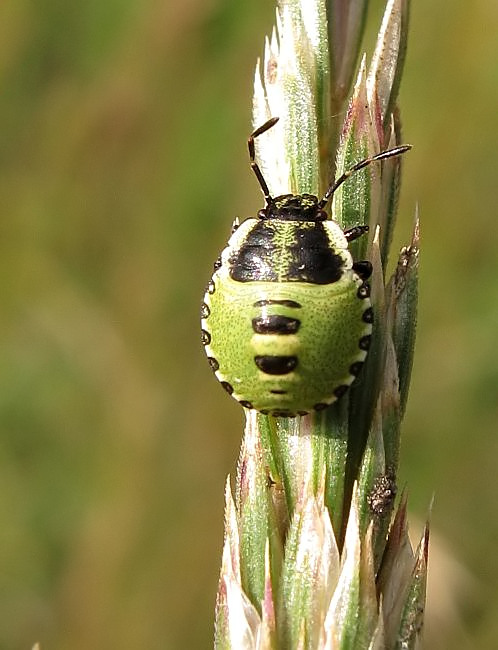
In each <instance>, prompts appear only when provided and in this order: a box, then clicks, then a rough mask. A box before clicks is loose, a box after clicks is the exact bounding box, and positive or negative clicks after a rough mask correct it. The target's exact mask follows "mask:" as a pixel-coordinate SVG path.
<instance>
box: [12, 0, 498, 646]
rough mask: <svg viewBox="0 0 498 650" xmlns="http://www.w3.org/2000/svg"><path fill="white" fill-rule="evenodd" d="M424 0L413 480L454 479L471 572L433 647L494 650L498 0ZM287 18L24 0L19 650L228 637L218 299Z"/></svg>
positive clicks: (408, 176)
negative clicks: (218, 620)
mask: <svg viewBox="0 0 498 650" xmlns="http://www.w3.org/2000/svg"><path fill="white" fill-rule="evenodd" d="M371 5H372V6H371V12H370V19H369V20H370V32H369V35H368V38H367V42H366V46H367V48H368V49H369V50H371V45H372V42H373V34H374V32H375V30H376V28H377V26H378V24H379V22H380V15H381V11H382V7H383V2H381V1H380V0H375V1H374V0H373V1H372V3H371ZM412 9H413V10H412V29H411V37H410V41H409V50H408V58H407V62H406V67H405V77H404V81H403V85H402V91H401V104H402V114H403V116H404V133H405V139H406V140H407V141H409V142H411V143H412V144H413V145H415V147H414V150H413V151H412V152H411V153H410V155H409V156H407V157H406V160H405V174H404V189H403V194H402V200H401V205H400V221H399V228H398V233H397V240H396V243H397V245H401V243H403V242H404V241H406V239H407V238H408V236H409V232H410V227H411V222H412V219H413V214H414V206H415V203H416V202H417V201H419V203H420V210H421V217H422V246H423V253H422V272H421V283H422V284H421V299H420V319H419V336H418V344H417V356H416V362H415V368H414V376H413V383H412V391H411V398H410V401H409V405H408V411H407V415H406V419H405V425H404V438H403V461H402V474H401V484H402V485H404V484H406V485H407V486H408V489H409V495H410V496H409V498H410V503H411V508H412V510H413V512H414V514H418V516H419V517H421V518H424V517H425V514H426V509H427V506H428V503H429V501H430V499H431V496H432V494H433V492H435V494H436V501H435V507H434V512H433V517H432V521H433V527H434V529H435V530H436V531H437V533H438V535H440V536H441V537H442V538H443V539H444V540H445V544H446V545H447V546H448V548H449V550H450V552H451V554H452V555H453V556H454V557H456V558H457V561H458V562H461V563H462V564H463V566H465V567H467V569H468V571H469V573H470V575H471V576H472V579H471V583H468V584H467V583H464V586H463V589H462V592H463V593H461V594H460V600H461V601H462V603H461V604H460V605H459V609H457V614H456V620H455V621H451V620H450V623H451V625H450V628H451V629H450V630H449V632H446V631H445V627H444V626H443V624H442V623H436V624H433V625H432V632H431V630H429V631H428V632H429V633H430V636H429V637H428V645H427V647H438V648H444V647H448V648H450V647H451V648H472V647H479V648H494V647H496V638H497V636H498V617H497V616H496V614H495V611H496V608H497V606H498V588H497V585H498V560H497V550H496V549H497V542H498V506H497V480H496V477H497V475H498V471H497V464H498V435H497V422H498V400H497V397H498V346H497V344H496V340H497V337H496V333H497V327H498V282H497V274H498V254H497V249H498V221H497V203H498V201H497V199H498V189H497V186H498V184H497V173H498V172H497V169H498V165H497V161H498V155H497V151H498V63H497V62H498V39H497V34H498V4H497V3H496V2H494V0H475V1H474V2H472V3H455V2H454V1H453V0H440V2H437V3H435V2H432V1H431V0H417V2H414V3H413V8H412ZM273 13H274V8H273V3H272V2H270V0H252V2H250V3H249V2H241V3H235V2H233V0H207V1H206V0H205V1H203V2H201V0H184V1H183V2H174V1H173V0H105V1H102V0H86V1H85V2H81V3H77V2H67V0H37V1H36V2H33V1H30V0H3V2H2V4H1V7H0V118H1V122H0V124H1V127H0V164H1V171H0V205H1V210H2V218H1V222H0V289H1V306H2V307H1V316H0V341H1V342H0V346H1V356H0V359H1V362H0V422H1V435H0V648H1V649H5V650H17V649H19V650H20V649H21V648H30V647H31V645H32V643H34V642H35V641H37V640H39V641H41V642H42V650H49V649H50V650H104V649H108V648H120V650H141V649H142V648H148V650H159V649H169V648H173V649H177V648H209V647H211V645H212V640H211V639H212V612H213V606H214V596H215V589H216V581H217V574H218V564H219V557H220V550H221V544H222V517H223V486H224V481H225V476H226V474H227V473H228V472H229V471H232V470H233V469H234V466H235V460H236V457H237V453H238V446H239V440H240V435H241V430H242V414H241V412H240V409H239V408H238V406H237V405H236V404H235V403H234V402H232V401H231V400H229V399H228V398H227V397H226V395H225V394H224V393H223V391H222V390H221V389H220V387H219V386H218V385H217V384H216V382H214V381H213V379H212V377H211V372H210V370H209V368H208V365H207V364H206V363H205V360H204V358H203V352H202V349H201V346H200V344H199V335H198V311H199V309H198V307H199V301H200V297H201V294H202V290H203V288H204V285H205V283H206V281H207V278H208V275H209V273H210V269H211V263H212V260H213V259H214V258H215V257H216V255H217V253H218V251H219V249H220V248H221V246H222V245H223V243H224V240H225V237H226V235H227V234H228V230H229V227H230V224H231V219H232V217H233V216H234V215H235V214H238V215H240V216H246V215H248V214H251V213H254V212H255V211H256V210H257V208H258V207H259V205H260V203H261V196H260V193H259V190H258V188H257V185H256V183H255V181H254V179H253V178H252V176H251V174H250V171H249V170H248V165H247V156H246V149H245V138H246V137H247V134H248V131H249V129H250V106H251V94H252V89H251V86H252V77H253V69H254V64H255V60H256V57H257V56H259V55H260V54H261V52H262V47H263V37H264V35H265V34H266V33H268V32H269V30H270V29H271V26H272V21H273ZM440 566H441V564H440V563H439V562H437V561H436V559H435V558H434V560H433V565H432V567H431V568H433V570H434V572H435V573H436V571H437V570H438V568H439V567H440ZM453 568H454V567H453ZM452 575H454V574H453V573H452V574H451V575H450V576H448V574H446V575H445V576H444V577H443V578H442V580H441V581H440V584H439V586H440V587H442V588H443V589H444V587H446V586H448V585H449V586H450V591H452V592H453V593H455V592H457V591H458V588H455V589H453V588H452V585H453V582H452V580H453V578H452V577H451V576H452ZM471 585H472V588H471ZM434 594H435V595H434V597H433V598H432V600H431V594H429V607H430V608H433V609H434V610H435V611H436V612H438V613H440V614H441V615H443V614H444V611H445V610H444V607H445V605H446V601H445V596H444V593H443V594H441V593H439V592H437V593H436V592H434ZM453 624H454V626H453ZM452 626H453V627H452ZM437 634H439V636H434V635H437ZM435 639H436V640H435Z"/></svg>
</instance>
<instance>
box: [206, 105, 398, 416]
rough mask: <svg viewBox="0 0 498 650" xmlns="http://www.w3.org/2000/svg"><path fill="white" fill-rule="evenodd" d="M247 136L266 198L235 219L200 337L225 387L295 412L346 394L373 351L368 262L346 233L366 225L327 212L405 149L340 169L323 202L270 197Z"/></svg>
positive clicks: (247, 401)
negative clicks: (364, 173) (345, 223)
mask: <svg viewBox="0 0 498 650" xmlns="http://www.w3.org/2000/svg"><path fill="white" fill-rule="evenodd" d="M277 120H278V118H272V119H270V120H268V122H266V123H265V124H263V125H262V126H261V127H259V128H258V129H256V130H255V131H254V132H253V133H252V134H251V135H250V136H249V139H248V148H249V158H250V163H251V167H252V169H253V171H254V173H255V175H256V178H257V179H258V182H259V185H260V186H261V189H262V190H263V193H264V196H265V200H266V206H265V207H264V208H263V209H262V210H260V211H259V213H258V216H257V218H252V217H250V218H248V219H246V220H245V221H244V222H243V223H242V224H241V225H240V226H239V225H238V224H237V223H235V224H234V229H233V233H232V236H231V237H230V239H229V241H228V244H227V246H226V248H225V249H224V250H223V252H222V253H221V255H220V257H219V258H218V260H217V261H216V263H215V265H214V273H213V276H212V278H211V280H210V282H209V284H208V287H207V290H206V294H205V296H204V302H203V303H202V309H201V327H202V343H203V345H204V348H205V350H206V354H207V357H208V360H209V363H210V365H211V368H212V369H213V371H214V372H215V374H216V377H217V379H218V380H219V381H220V382H221V384H222V386H223V387H224V388H225V390H226V391H227V392H228V393H229V394H230V395H232V397H234V398H235V399H236V400H238V401H239V402H240V404H242V406H244V407H245V408H249V409H251V408H253V409H257V410H258V411H261V412H262V413H269V414H271V415H273V416H280V417H292V416H295V415H297V414H300V415H304V414H306V413H309V412H310V411H313V410H316V411H318V410H321V409H324V408H326V407H327V406H328V405H329V404H332V402H334V401H335V400H336V399H338V398H339V397H341V395H343V394H344V393H345V392H346V390H347V389H348V387H349V386H350V384H351V383H352V382H353V380H354V379H355V377H356V375H357V374H358V373H359V371H360V369H361V367H362V364H363V362H364V361H365V358H366V356H367V351H368V347H369V343H370V335H371V332H372V322H373V314H372V307H371V304H370V298H369V295H370V289H369V285H368V284H367V280H368V278H369V276H370V274H371V272H372V267H371V264H370V263H369V262H366V261H360V262H354V261H353V258H352V256H351V253H350V252H349V250H348V244H349V242H350V241H353V240H354V239H356V238H358V237H360V236H361V235H363V234H364V233H366V232H367V230H368V226H364V225H358V226H356V227H354V228H351V229H349V230H345V231H344V230H342V228H341V227H340V226H339V224H338V223H336V222H335V221H333V220H332V219H328V217H327V214H326V212H325V211H324V208H325V206H326V205H327V203H328V201H329V200H330V198H331V197H332V195H333V194H334V192H335V191H336V189H337V188H338V187H339V186H340V185H342V183H344V181H345V180H347V179H348V178H349V177H350V176H351V174H353V173H354V172H356V171H358V170H359V169H362V168H364V167H366V166H367V165H369V164H370V163H372V162H373V161H374V160H382V159H384V158H389V157H391V156H397V155H399V154H401V153H404V152H405V151H407V150H408V149H409V148H410V147H409V146H408V145H405V146H401V147H396V148H394V149H389V150H387V151H383V152H381V153H379V154H376V155H375V156H371V157H369V158H366V159H364V160H362V161H361V162H359V163H357V164H356V165H354V167H352V168H351V169H349V170H347V171H346V172H344V173H343V174H342V175H341V176H340V177H339V178H338V179H337V180H335V182H334V183H333V184H332V185H331V186H330V187H329V189H328V190H327V191H326V192H325V194H324V196H323V198H322V199H321V200H319V199H318V197H316V196H314V195H312V194H298V195H294V194H284V195H282V196H277V197H275V198H273V197H272V196H270V193H269V190H268V186H267V184H266V181H265V179H264V177H263V174H262V172H261V170H260V168H259V166H258V164H257V162H256V160H255V150H254V139H255V138H256V137H257V136H259V135H261V134H262V133H264V132H265V131H267V130H268V129H269V128H271V127H272V126H273V125H274V124H275V123H276V122H277Z"/></svg>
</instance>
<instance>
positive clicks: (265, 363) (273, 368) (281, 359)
mask: <svg viewBox="0 0 498 650" xmlns="http://www.w3.org/2000/svg"><path fill="white" fill-rule="evenodd" d="M254 363H255V364H256V365H257V366H258V368H259V369H260V370H261V371H262V372H265V373H266V374H267V375H286V374H287V373H289V372H292V371H293V370H294V368H295V367H296V366H297V357H294V356H283V355H276V356H270V355H258V356H255V357H254Z"/></svg>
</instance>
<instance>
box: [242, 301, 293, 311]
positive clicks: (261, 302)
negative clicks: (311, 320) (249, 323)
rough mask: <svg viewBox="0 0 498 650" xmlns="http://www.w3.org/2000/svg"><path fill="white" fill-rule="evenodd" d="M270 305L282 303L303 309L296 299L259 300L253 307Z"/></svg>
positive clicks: (285, 305)
mask: <svg viewBox="0 0 498 650" xmlns="http://www.w3.org/2000/svg"><path fill="white" fill-rule="evenodd" d="M268 305H282V306H283V307H290V308H292V309H301V307H302V305H301V304H299V303H298V302H296V301H295V300H258V301H257V302H255V303H254V305H253V307H267V306H268Z"/></svg>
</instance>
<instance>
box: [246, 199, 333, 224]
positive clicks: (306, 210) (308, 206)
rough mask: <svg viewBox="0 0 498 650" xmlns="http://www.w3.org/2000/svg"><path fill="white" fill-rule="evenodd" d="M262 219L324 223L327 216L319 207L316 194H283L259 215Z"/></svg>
mask: <svg viewBox="0 0 498 650" xmlns="http://www.w3.org/2000/svg"><path fill="white" fill-rule="evenodd" d="M258 216H259V217H260V219H281V220H282V221H324V220H325V219H327V214H326V212H324V211H323V210H321V209H320V208H319V207H318V197H317V196H315V195H314V194H282V195H281V196H277V197H276V198H274V199H271V201H269V202H268V205H267V206H266V208H265V209H264V210H260V211H259V213H258Z"/></svg>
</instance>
